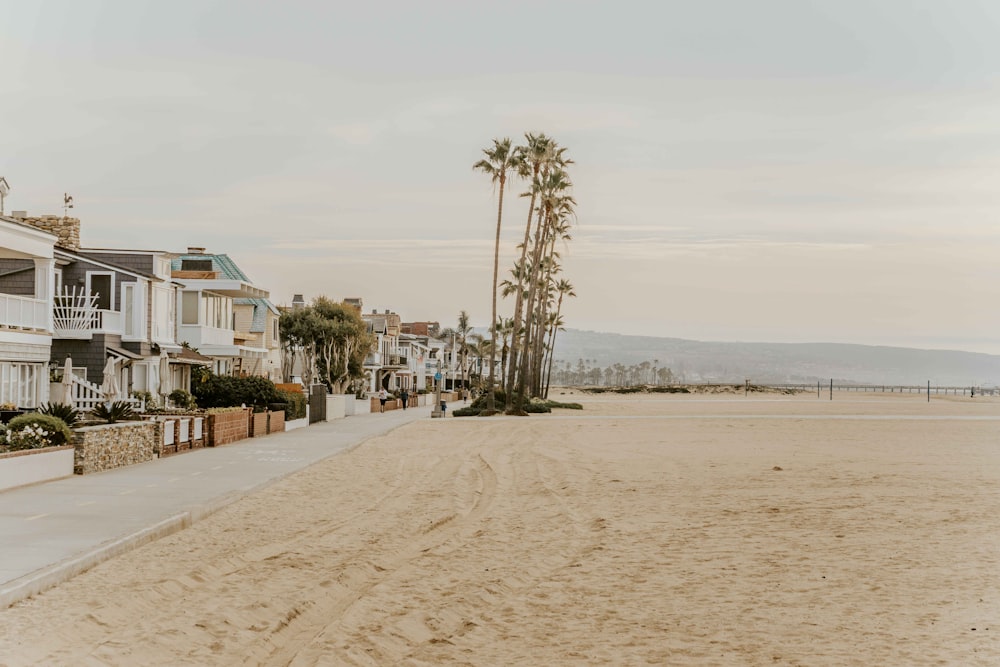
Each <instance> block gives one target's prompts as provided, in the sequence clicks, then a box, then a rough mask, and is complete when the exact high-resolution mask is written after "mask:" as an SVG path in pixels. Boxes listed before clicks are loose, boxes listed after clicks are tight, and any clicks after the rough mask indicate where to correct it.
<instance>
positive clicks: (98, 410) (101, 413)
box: [91, 401, 135, 424]
mask: <svg viewBox="0 0 1000 667" xmlns="http://www.w3.org/2000/svg"><path fill="white" fill-rule="evenodd" d="M91 413H92V414H93V415H94V417H96V418H97V419H103V420H104V421H106V422H108V423H109V424H114V423H115V422H120V421H127V420H129V419H134V418H135V411H134V410H133V409H132V404H131V403H126V402H125V401H115V402H114V403H112V404H111V405H105V404H104V403H98V404H97V405H96V406H95V407H94V409H93V410H91Z"/></svg>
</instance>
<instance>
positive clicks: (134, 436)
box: [73, 422, 157, 475]
mask: <svg viewBox="0 0 1000 667" xmlns="http://www.w3.org/2000/svg"><path fill="white" fill-rule="evenodd" d="M73 433H74V437H73V449H74V457H73V458H74V461H73V472H75V473H76V474H77V475H86V474H89V473H94V472H101V471H102V470H111V469H113V468H121V467H124V466H130V465H134V464H136V463H142V462H144V461H150V460H152V459H153V456H154V447H155V446H156V442H157V441H156V425H155V424H153V423H151V422H121V423H118V424H103V425H101V426H85V427H83V428H80V429H76V430H75V431H74V432H73Z"/></svg>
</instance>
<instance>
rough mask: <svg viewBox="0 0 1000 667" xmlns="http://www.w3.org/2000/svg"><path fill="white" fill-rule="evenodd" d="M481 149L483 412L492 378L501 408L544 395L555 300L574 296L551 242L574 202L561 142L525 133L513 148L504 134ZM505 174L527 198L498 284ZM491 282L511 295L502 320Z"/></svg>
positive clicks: (565, 229)
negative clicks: (484, 203) (487, 261)
mask: <svg viewBox="0 0 1000 667" xmlns="http://www.w3.org/2000/svg"><path fill="white" fill-rule="evenodd" d="M483 153H484V155H485V157H484V158H483V159H481V160H479V161H478V162H476V163H475V164H474V165H473V166H472V168H473V169H475V170H477V171H481V172H483V173H484V174H486V175H487V176H489V177H490V180H491V181H492V182H493V184H494V185H495V186H496V187H497V190H498V198H497V201H498V203H497V228H496V243H495V245H494V251H493V290H492V302H493V310H492V322H493V326H492V327H491V330H490V350H491V354H490V355H489V358H490V370H489V380H488V382H487V386H486V389H487V401H488V405H487V410H488V411H490V412H492V411H493V410H494V409H495V407H496V406H494V405H492V404H491V403H492V401H493V396H494V393H493V389H494V387H496V383H497V380H498V379H499V381H500V384H501V386H502V388H503V389H504V391H505V395H506V405H505V406H504V408H505V410H506V411H507V412H519V411H520V406H521V405H523V402H524V400H525V398H526V397H545V395H546V394H547V392H548V384H549V377H550V376H551V373H552V349H553V346H554V344H555V337H556V332H557V331H559V330H560V329H561V328H562V326H563V321H562V314H561V310H562V304H563V299H564V298H565V297H570V296H576V294H575V293H574V291H573V285H571V284H570V283H569V282H568V281H567V280H564V279H562V278H561V277H560V272H561V270H562V268H561V265H560V264H559V257H560V256H559V252H558V251H559V247H560V246H559V242H560V241H561V242H567V241H569V240H570V234H569V229H570V222H571V221H572V220H573V218H574V216H575V208H576V201H575V200H574V199H573V196H572V195H571V194H570V192H571V189H572V187H573V184H572V182H571V181H570V178H569V174H568V173H567V171H566V170H567V168H568V166H569V165H571V164H573V161H572V160H570V159H568V158H567V157H566V149H565V148H563V147H561V146H559V145H558V144H557V143H556V142H555V141H554V140H553V139H552V138H550V137H548V136H546V135H544V134H531V133H528V134H525V143H524V144H523V145H517V146H515V145H514V144H513V143H512V142H511V140H510V139H509V138H504V139H494V140H493V145H492V146H491V147H489V148H485V149H483ZM512 177H513V178H515V179H520V180H521V181H523V182H525V183H526V189H525V191H523V192H522V193H521V196H522V197H524V198H526V199H528V200H529V204H528V215H527V222H526V224H525V227H524V240H523V241H522V242H521V243H520V244H519V245H518V250H519V251H520V253H519V256H518V257H517V259H515V262H514V266H513V268H511V270H510V274H511V277H510V279H507V280H504V281H503V282H502V284H501V283H500V282H499V271H500V230H501V226H502V224H503V198H504V193H505V191H506V188H507V183H508V179H509V178H512ZM498 287H502V293H503V296H504V297H505V298H507V297H513V299H514V313H513V316H512V317H510V318H509V319H503V318H498V317H497V291H498ZM498 335H499V336H502V338H503V347H502V348H501V347H498V345H497V337H498ZM508 342H509V345H508ZM496 352H500V354H496ZM498 356H500V358H501V359H500V361H501V372H500V375H499V378H498V376H497V373H496V360H497V357H498Z"/></svg>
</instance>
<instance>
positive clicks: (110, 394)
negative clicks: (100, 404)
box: [101, 357, 121, 403]
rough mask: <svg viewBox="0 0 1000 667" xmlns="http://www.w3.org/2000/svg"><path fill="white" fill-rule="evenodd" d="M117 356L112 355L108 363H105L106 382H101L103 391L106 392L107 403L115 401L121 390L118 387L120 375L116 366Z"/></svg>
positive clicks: (105, 399)
mask: <svg viewBox="0 0 1000 667" xmlns="http://www.w3.org/2000/svg"><path fill="white" fill-rule="evenodd" d="M115 366H116V364H115V358H114V357H110V358H109V359H108V363H107V364H105V365H104V382H103V383H102V384H101V393H102V394H104V401H105V402H106V403H114V402H115V401H117V400H118V396H119V394H120V393H121V390H120V389H119V388H118V377H117V372H116V368H115Z"/></svg>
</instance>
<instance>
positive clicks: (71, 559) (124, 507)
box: [0, 406, 431, 609]
mask: <svg viewBox="0 0 1000 667" xmlns="http://www.w3.org/2000/svg"><path fill="white" fill-rule="evenodd" d="M430 410H431V409H430V406H425V407H417V408H410V409H409V410H393V411H390V412H386V413H384V414H379V413H375V414H363V415H356V416H353V417H348V418H346V419H338V420H336V421H332V422H325V423H318V424H313V425H312V426H309V427H307V428H300V429H296V430H294V431H288V432H286V433H277V434H274V435H269V436H265V437H263V438H254V439H249V440H241V441H240V442H236V443H233V444H231V445H225V446H223V447H214V448H206V449H199V450H195V451H192V452H187V453H183V454H178V455H174V456H170V457H167V458H164V459H156V460H153V461H149V462H148V463H142V464H139V465H134V466H130V467H128V468H119V469H117V470H110V471H108V472H103V473H98V474H94V475H85V476H78V475H74V476H73V477H69V478H66V479H61V480H57V481H54V482H45V483H42V484H36V485H33V486H28V487H23V488H20V489H12V490H10V491H4V492H0V609H4V608H6V607H8V606H10V605H11V604H13V603H14V602H17V601H18V600H22V599H24V598H26V597H29V596H31V595H34V594H36V593H38V592H40V591H43V590H45V589H46V588H49V587H51V586H55V585H56V584H58V583H60V582H62V581H65V580H67V579H69V578H70V577H73V576H75V575H76V574H79V573H80V572H83V571H84V570H87V569H89V568H91V567H93V566H94V565H97V564H98V563H101V562H103V561H105V560H108V559H109V558H113V557H114V556H116V555H118V554H121V553H123V552H125V551H128V550H131V549H134V548H136V547H138V546H140V545H142V544H145V543H146V542H150V541H152V540H155V539H158V538H160V537H163V536H164V535H168V534H170V533H173V532H175V531H178V530H181V529H182V528H186V527H187V526H190V525H191V524H192V523H193V522H195V521H198V520H199V519H202V518H204V517H206V516H208V515H209V514H211V513H212V512H215V511H216V510H218V509H220V508H222V507H225V506H226V505H228V504H230V503H232V502H234V501H236V500H238V499H240V498H242V497H244V496H246V495H248V494H250V493H252V492H253V491H255V490H257V489H260V488H262V487H264V486H267V485H268V484H272V483H274V482H275V481H277V480H279V479H281V478H283V477H285V476H287V475H289V474H291V473H294V472H296V471H298V470H302V469H303V468H306V467H308V466H310V465H312V464H313V463H316V462H317V461H321V460H323V459H325V458H328V457H330V456H333V455H334V454H338V453H340V452H343V451H344V450H347V449H350V448H351V447H354V446H355V445H358V444H360V443H361V442H363V441H364V440H367V439H369V438H371V437H374V436H378V435H382V434H384V433H388V432H389V431H391V430H393V429H395V428H397V427H399V426H402V425H404V424H407V423H409V422H412V421H416V420H418V419H427V418H429V417H430Z"/></svg>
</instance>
